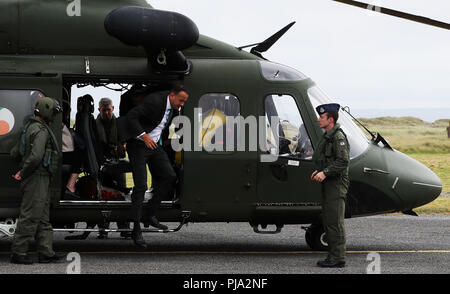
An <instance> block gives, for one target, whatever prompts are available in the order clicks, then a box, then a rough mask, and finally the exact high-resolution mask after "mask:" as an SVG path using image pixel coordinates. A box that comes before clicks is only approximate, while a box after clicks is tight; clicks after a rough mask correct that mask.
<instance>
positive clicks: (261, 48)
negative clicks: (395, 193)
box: [238, 21, 295, 58]
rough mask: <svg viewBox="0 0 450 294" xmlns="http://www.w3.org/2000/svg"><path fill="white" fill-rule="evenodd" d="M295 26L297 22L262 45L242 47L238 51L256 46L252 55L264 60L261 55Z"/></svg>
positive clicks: (252, 50) (251, 51)
mask: <svg viewBox="0 0 450 294" xmlns="http://www.w3.org/2000/svg"><path fill="white" fill-rule="evenodd" d="M294 24H295V21H293V22H291V23H290V24H288V25H287V26H285V27H284V28H282V29H281V30H279V31H278V32H276V33H275V34H273V35H272V36H270V37H269V38H268V39H266V40H265V41H263V42H261V43H256V44H251V45H246V46H241V47H238V49H239V50H242V49H244V48H248V47H253V46H255V47H253V48H252V49H251V50H250V53H252V54H254V55H256V56H258V57H261V58H264V57H262V55H261V53H264V52H266V51H267V50H269V49H270V47H272V46H273V44H275V43H276V42H277V41H278V40H279V39H280V38H281V37H282V36H283V35H284V34H285V33H286V32H287V31H288V30H289V29H290V28H291V27H292V26H293V25H294Z"/></svg>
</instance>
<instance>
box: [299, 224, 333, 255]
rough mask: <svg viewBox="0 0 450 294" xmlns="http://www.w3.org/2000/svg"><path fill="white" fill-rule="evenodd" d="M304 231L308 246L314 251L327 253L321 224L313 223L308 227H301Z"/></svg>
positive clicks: (326, 244)
mask: <svg viewBox="0 0 450 294" xmlns="http://www.w3.org/2000/svg"><path fill="white" fill-rule="evenodd" d="M302 229H304V230H305V231H306V234H305V239H306V243H307V244H308V246H309V247H310V248H311V249H312V250H315V251H327V250H328V243H327V241H326V234H325V230H324V228H323V225H322V223H313V224H311V225H310V226H309V227H302Z"/></svg>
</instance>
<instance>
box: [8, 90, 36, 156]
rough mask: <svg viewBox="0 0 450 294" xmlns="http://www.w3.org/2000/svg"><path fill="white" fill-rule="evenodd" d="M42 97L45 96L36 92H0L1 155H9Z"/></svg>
mask: <svg viewBox="0 0 450 294" xmlns="http://www.w3.org/2000/svg"><path fill="white" fill-rule="evenodd" d="M42 97H44V94H42V93H41V92H39V91H35V90H0V101H1V102H0V153H3V154H5V153H6V154H9V152H10V151H11V148H12V147H13V146H14V144H15V143H16V141H17V137H18V136H19V134H20V131H21V129H22V126H23V121H24V119H25V118H26V117H27V116H30V115H32V114H33V112H34V106H35V105H36V102H37V101H38V100H39V98H42Z"/></svg>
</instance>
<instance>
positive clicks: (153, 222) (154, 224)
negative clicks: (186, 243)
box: [149, 216, 169, 230]
mask: <svg viewBox="0 0 450 294" xmlns="http://www.w3.org/2000/svg"><path fill="white" fill-rule="evenodd" d="M149 224H150V225H151V226H152V227H155V228H158V229H161V230H167V229H169V228H168V227H167V226H166V225H163V224H161V223H159V221H158V219H157V218H156V216H152V217H151V218H150V222H149Z"/></svg>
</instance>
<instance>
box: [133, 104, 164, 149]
mask: <svg viewBox="0 0 450 294" xmlns="http://www.w3.org/2000/svg"><path fill="white" fill-rule="evenodd" d="M171 109H172V105H170V101H169V96H167V104H166V112H165V113H164V116H163V119H162V120H161V122H160V123H159V125H158V126H157V127H156V128H154V129H153V130H152V131H151V132H150V133H147V135H149V136H150V138H152V139H153V141H155V142H156V143H158V141H159V139H160V138H161V133H162V131H163V130H164V127H165V126H166V123H167V120H168V119H169V112H170V110H171ZM144 134H145V133H142V134H140V135H139V136H138V139H139V140H142V138H141V137H142V135H144ZM142 141H143V140H142Z"/></svg>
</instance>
